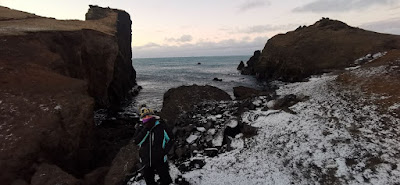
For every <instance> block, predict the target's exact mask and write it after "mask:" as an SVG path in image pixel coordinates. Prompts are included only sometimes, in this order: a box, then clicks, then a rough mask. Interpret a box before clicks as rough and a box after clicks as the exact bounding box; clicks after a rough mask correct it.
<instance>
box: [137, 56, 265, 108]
mask: <svg viewBox="0 0 400 185" xmlns="http://www.w3.org/2000/svg"><path fill="white" fill-rule="evenodd" d="M249 58H250V56H220V57H177V58H137V59H136V58H134V59H132V60H133V67H134V68H135V70H136V81H137V83H138V85H140V86H142V87H143V89H142V90H141V91H140V93H139V95H138V96H137V97H135V99H134V101H133V103H134V104H133V105H132V106H137V105H141V104H146V105H148V106H150V107H152V108H153V109H155V110H161V107H162V101H163V95H164V93H165V92H166V91H168V89H170V88H174V87H179V86H182V85H193V84H197V85H212V86H215V87H218V88H220V89H222V90H224V91H226V92H227V93H228V94H230V95H231V96H232V97H233V87H236V86H240V85H241V86H246V87H253V88H257V89H262V88H263V87H262V84H260V83H258V82H257V80H256V79H255V78H254V77H253V76H245V75H241V74H240V72H239V71H238V70H237V69H236V68H237V66H238V65H239V63H240V61H241V60H243V61H244V62H246V61H247V60H248V59H249ZM214 78H219V79H222V81H213V79H214Z"/></svg>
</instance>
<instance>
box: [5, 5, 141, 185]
mask: <svg viewBox="0 0 400 185" xmlns="http://www.w3.org/2000/svg"><path fill="white" fill-rule="evenodd" d="M94 9H95V10H94ZM89 12H97V13H96V15H97V14H101V15H103V16H102V17H96V16H92V15H91V14H88V16H87V18H88V19H89V20H87V21H59V20H55V19H51V18H43V17H39V16H35V15H32V14H28V13H24V12H19V11H15V10H11V9H8V8H5V7H0V27H1V28H4V29H1V30H0V44H1V47H0V111H1V114H0V120H1V127H0V140H1V142H2V143H3V144H2V146H1V150H0V169H2V173H1V174H0V182H2V184H12V183H13V182H14V181H15V180H17V179H19V180H17V181H18V182H21V181H26V182H30V181H31V179H32V176H34V174H38V173H40V171H47V172H50V171H53V172H54V173H55V174H59V176H60V177H64V176H65V177H68V178H69V177H71V178H70V179H71V182H75V179H74V178H77V179H81V178H83V176H84V175H85V174H86V173H87V172H89V171H90V170H92V169H93V168H94V167H97V166H96V164H94V163H93V159H94V158H95V157H94V156H95V155H97V154H95V153H93V151H94V146H95V144H94V143H95V142H96V141H95V137H94V122H93V110H94V108H95V107H98V108H100V107H112V106H115V105H118V104H119V103H120V102H121V101H122V100H124V99H125V98H127V97H129V90H130V89H131V88H132V86H133V85H135V71H134V69H133V67H132V63H131V49H130V48H131V44H130V42H131V28H130V25H131V21H130V18H129V15H128V14H127V13H126V12H124V11H121V10H113V9H109V8H99V7H91V10H89ZM44 164H49V165H44ZM38 166H39V167H38ZM53 169H54V170H53ZM64 173H65V174H64ZM39 175H40V174H39ZM56 176H57V175H56ZM56 176H55V177H56ZM34 177H35V178H33V179H32V180H34V182H38V183H39V184H43V183H45V182H53V181H52V180H51V179H43V178H41V177H40V178H39V177H37V178H36V175H35V176H34ZM72 177H73V178H72ZM46 178H47V177H46ZM36 180H37V181H36ZM43 180H44V181H43ZM78 181H81V180H78ZM32 183H33V182H32Z"/></svg>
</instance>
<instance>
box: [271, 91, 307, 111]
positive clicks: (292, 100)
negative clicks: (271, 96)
mask: <svg viewBox="0 0 400 185" xmlns="http://www.w3.org/2000/svg"><path fill="white" fill-rule="evenodd" d="M300 101H304V98H299V97H296V95H294V94H289V95H286V96H284V97H281V98H278V99H277V100H275V102H274V104H273V105H272V107H271V108H272V109H275V110H278V109H286V110H287V108H288V107H291V106H293V105H295V104H296V103H298V102H300Z"/></svg>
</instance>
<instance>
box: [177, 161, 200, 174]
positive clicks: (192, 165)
mask: <svg viewBox="0 0 400 185" xmlns="http://www.w3.org/2000/svg"><path fill="white" fill-rule="evenodd" d="M205 164H206V163H205V162H204V159H200V158H194V159H192V160H190V161H187V162H184V163H182V164H181V165H179V166H178V169H179V170H180V171H181V172H188V171H192V170H194V169H201V168H203V166H204V165H205Z"/></svg>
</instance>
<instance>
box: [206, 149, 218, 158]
mask: <svg viewBox="0 0 400 185" xmlns="http://www.w3.org/2000/svg"><path fill="white" fill-rule="evenodd" d="M204 154H205V155H206V156H209V157H215V156H217V155H218V149H217V148H206V149H204Z"/></svg>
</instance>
